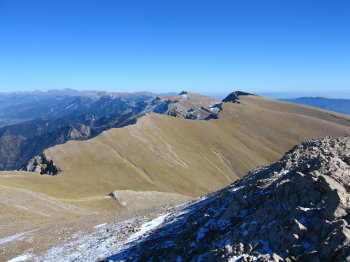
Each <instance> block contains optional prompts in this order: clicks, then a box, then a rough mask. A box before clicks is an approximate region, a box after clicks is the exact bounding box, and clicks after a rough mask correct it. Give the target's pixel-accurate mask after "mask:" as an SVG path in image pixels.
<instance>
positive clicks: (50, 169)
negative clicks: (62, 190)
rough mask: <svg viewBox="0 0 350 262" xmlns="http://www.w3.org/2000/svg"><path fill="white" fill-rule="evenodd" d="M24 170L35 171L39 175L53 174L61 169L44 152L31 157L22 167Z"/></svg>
mask: <svg viewBox="0 0 350 262" xmlns="http://www.w3.org/2000/svg"><path fill="white" fill-rule="evenodd" d="M22 169H23V170H25V171H29V172H36V173H39V174H40V175H51V176H55V175H57V174H59V173H60V172H61V170H60V169H59V168H58V167H57V166H56V165H55V164H54V162H53V161H52V160H49V159H47V158H46V156H45V155H44V154H41V155H39V156H35V157H33V158H32V159H31V160H30V161H29V163H28V165H27V166H25V167H23V168H22Z"/></svg>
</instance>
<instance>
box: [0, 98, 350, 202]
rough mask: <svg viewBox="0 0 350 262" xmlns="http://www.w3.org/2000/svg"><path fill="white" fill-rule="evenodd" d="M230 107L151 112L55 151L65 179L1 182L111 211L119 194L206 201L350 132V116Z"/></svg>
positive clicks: (275, 105) (239, 102) (256, 104)
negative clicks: (203, 116) (311, 144)
mask: <svg viewBox="0 0 350 262" xmlns="http://www.w3.org/2000/svg"><path fill="white" fill-rule="evenodd" d="M226 101H227V102H223V103H222V105H221V108H222V110H221V111H220V112H219V114H218V119H211V120H209V121H193V120H188V119H181V118H174V117H171V116H168V115H161V114H155V113H150V114H146V115H145V116H143V117H141V118H140V119H139V120H138V121H137V123H136V124H134V125H129V126H127V127H123V128H115V129H110V130H108V131H105V132H103V133H102V134H101V135H99V136H97V137H95V138H93V139H90V140H87V141H70V142H68V143H66V144H63V145H58V146H55V147H51V148H49V149H47V150H45V152H44V154H45V157H46V158H47V159H48V160H52V161H53V162H54V163H55V165H56V166H57V167H58V168H59V169H60V170H62V172H61V173H60V174H59V175H57V176H54V177H51V176H40V175H36V174H30V175H25V174H27V173H24V172H23V173H19V174H16V175H12V176H11V175H6V176H1V177H0V185H4V186H8V187H16V188H23V189H26V190H30V191H35V192H40V193H44V194H47V195H49V196H51V197H54V198H58V199H60V200H62V201H66V202H67V203H70V204H74V205H78V206H79V207H88V208H97V209H103V207H105V208H106V209H111V208H112V206H111V204H110V202H109V201H112V200H104V199H103V197H104V196H106V195H108V194H110V193H111V192H113V191H115V190H136V191H158V192H170V193H177V194H179V195H185V196H198V195H201V194H204V193H208V192H211V191H213V190H217V189H219V188H222V187H224V186H226V185H228V184H229V183H231V182H232V181H235V180H237V179H238V178H241V177H242V176H243V175H244V174H245V173H246V172H247V171H248V170H250V169H252V168H254V167H256V166H259V165H265V164H268V163H271V162H273V161H276V160H277V159H278V158H279V157H280V156H281V155H282V154H283V153H284V152H286V151H287V150H289V149H290V148H291V147H292V146H293V145H295V144H297V143H299V142H301V141H304V140H307V139H309V138H315V137H324V136H327V135H333V136H339V135H343V134H346V133H350V122H349V117H348V116H346V115H342V114H337V113H334V112H330V111H325V110H320V109H315V108H311V107H307V106H301V105H295V104H292V103H287V102H281V101H275V100H271V99H267V98H264V97H260V96H254V95H242V94H239V95H238V97H236V96H235V97H233V99H232V100H226ZM3 174H7V173H6V172H3ZM104 204H105V205H104Z"/></svg>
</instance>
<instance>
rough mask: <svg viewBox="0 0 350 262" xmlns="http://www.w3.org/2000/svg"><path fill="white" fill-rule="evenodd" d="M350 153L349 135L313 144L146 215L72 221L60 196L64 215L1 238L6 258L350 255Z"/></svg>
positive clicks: (54, 204)
mask: <svg viewBox="0 0 350 262" xmlns="http://www.w3.org/2000/svg"><path fill="white" fill-rule="evenodd" d="M349 153H350V138H349V136H344V137H338V138H331V137H327V138H323V139H315V140H311V141H307V142H304V143H302V144H301V145H298V146H295V147H294V148H292V149H291V150H290V151H289V152H287V153H286V154H285V155H284V156H283V157H282V158H281V159H280V160H279V161H278V162H276V163H274V164H272V165H269V166H265V167H259V168H256V169H254V170H252V171H251V172H249V173H248V174H247V175H246V176H245V177H244V178H243V179H240V180H239V181H236V182H235V183H233V184H231V185H230V186H228V187H226V188H223V189H221V190H219V191H216V192H213V193H210V194H208V195H204V196H201V197H198V198H196V199H193V200H189V201H187V202H184V203H181V204H177V205H172V206H162V207H159V208H156V209H152V210H148V211H147V212H143V213H133V214H132V213H131V214H130V213H129V214H125V213H124V215H123V216H121V215H120V213H111V216H109V217H108V216H105V215H101V214H99V215H93V214H92V213H90V214H88V216H83V217H81V218H79V219H77V220H74V221H65V220H64V216H67V210H66V208H67V205H62V204H58V203H57V201H56V202H54V201H51V202H50V204H51V205H52V207H51V211H52V209H55V208H59V211H60V212H64V211H65V213H62V217H59V219H57V220H53V219H51V220H52V222H51V224H48V225H44V224H43V223H40V224H39V225H38V226H37V228H36V229H34V230H30V231H26V232H22V233H19V234H15V235H11V236H8V237H5V238H0V258H1V260H2V261H6V260H8V259H13V260H11V261H57V262H61V261H62V262H66V261H84V262H85V261H230V262H233V261H262V262H265V261H266V262H267V261H275V262H284V261H286V262H291V261H349V259H350V257H349V254H350V229H349V223H350V220H349V214H350V204H349V203H350V202H349V182H350V160H349ZM9 192H10V191H5V193H7V194H8V193H9ZM123 194H124V195H123ZM130 194H132V192H131V191H125V192H123V193H121V192H120V191H119V192H117V191H115V192H113V194H112V195H113V196H114V197H116V198H117V199H118V201H121V202H123V201H124V200H127V199H125V198H124V197H127V196H129V197H130ZM24 195H25V196H28V195H27V194H24ZM112 195H111V196H112ZM170 195H171V194H166V195H161V194H160V193H158V194H156V195H154V196H153V197H152V196H151V192H147V193H142V192H139V193H137V195H134V196H133V195H131V197H132V199H143V198H144V199H148V200H150V199H151V198H153V201H154V200H155V201H156V200H157V199H158V200H159V199H161V198H164V197H166V196H167V197H169V196H170ZM135 196H136V197H135ZM1 197H2V198H3V197H5V198H6V195H3V196H1ZM28 201H30V202H32V201H33V197H30V198H29V199H28ZM125 203H126V202H125ZM27 204H30V203H27ZM32 206H33V204H32ZM32 206H31V207H32ZM73 211H74V212H76V213H79V212H81V211H82V209H78V208H76V209H74V210H71V212H73ZM46 215H49V212H48V213H46ZM36 221H37V220H36Z"/></svg>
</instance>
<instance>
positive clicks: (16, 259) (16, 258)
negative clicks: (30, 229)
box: [7, 254, 32, 262]
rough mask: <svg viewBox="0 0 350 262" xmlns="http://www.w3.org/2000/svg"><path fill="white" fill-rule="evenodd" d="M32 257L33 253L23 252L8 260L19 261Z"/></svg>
mask: <svg viewBox="0 0 350 262" xmlns="http://www.w3.org/2000/svg"><path fill="white" fill-rule="evenodd" d="M31 257H32V255H31V254H23V255H20V256H18V257H15V258H13V259H11V260H8V261H7V262H19V261H25V260H28V259H30V258H31Z"/></svg>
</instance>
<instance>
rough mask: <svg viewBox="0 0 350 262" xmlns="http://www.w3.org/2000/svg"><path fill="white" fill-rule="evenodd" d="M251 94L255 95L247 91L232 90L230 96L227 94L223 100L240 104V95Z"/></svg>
mask: <svg viewBox="0 0 350 262" xmlns="http://www.w3.org/2000/svg"><path fill="white" fill-rule="evenodd" d="M249 95H253V94H249V93H246V92H242V91H235V92H232V93H231V94H229V95H228V96H226V97H225V98H224V99H223V100H222V102H224V103H236V104H239V103H240V102H239V97H240V96H249Z"/></svg>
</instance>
